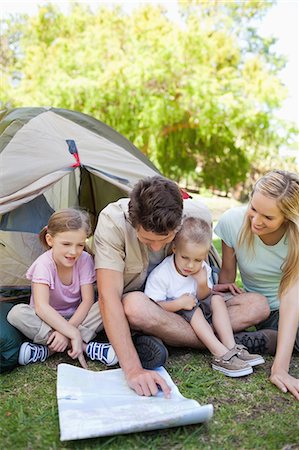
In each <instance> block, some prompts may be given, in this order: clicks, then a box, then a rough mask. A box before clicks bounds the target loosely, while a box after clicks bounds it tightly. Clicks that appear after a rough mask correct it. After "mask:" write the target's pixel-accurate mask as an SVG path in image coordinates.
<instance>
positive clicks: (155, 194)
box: [94, 176, 260, 396]
mask: <svg viewBox="0 0 299 450" xmlns="http://www.w3.org/2000/svg"><path fill="white" fill-rule="evenodd" d="M183 203H184V205H183ZM183 210H184V214H187V215H192V216H198V217H201V218H202V219H204V220H206V221H207V222H208V223H211V215H210V213H209V211H208V209H207V207H206V206H205V205H203V204H202V203H201V202H198V201H192V200H191V199H189V200H184V202H183V200H182V195H181V192H180V190H179V188H178V187H177V185H176V184H175V183H174V182H172V181H170V180H167V179H165V178H163V177H160V176H155V177H152V178H146V179H144V180H140V181H139V182H138V183H137V184H136V185H135V187H134V188H133V190H132V192H131V195H130V200H129V199H121V200H119V201H118V202H115V203H112V204H110V205H108V206H107V207H106V208H105V209H104V210H103V211H102V212H101V213H100V215H99V219H98V225H97V229H96V232H95V236H94V243H95V265H96V269H97V284H98V291H99V299H100V309H101V314H102V318H103V323H104V327H105V330H106V333H107V336H108V338H109V340H110V342H111V343H112V345H113V347H114V349H115V351H116V354H117V356H118V359H119V363H120V366H121V367H122V369H123V371H124V373H125V376H126V379H127V382H128V384H129V386H130V387H131V388H132V389H134V390H135V391H136V392H137V394H139V395H145V396H149V395H156V393H157V391H158V388H161V389H162V390H163V392H164V395H165V396H169V394H170V392H169V388H168V386H167V384H166V383H165V381H164V380H163V379H162V378H161V377H160V376H159V375H158V374H157V373H156V372H155V371H151V370H147V369H146V368H144V367H142V364H141V361H140V358H139V356H138V353H137V351H136V348H135V347H134V344H133V340H134V337H133V340H132V336H131V331H130V328H131V329H133V330H138V331H141V332H142V333H144V334H145V335H148V336H150V335H153V336H156V337H158V338H160V339H163V341H164V342H165V343H166V344H168V345H172V346H177V347H193V348H198V349H200V348H203V346H202V344H201V343H200V341H199V340H198V338H197V337H196V335H195V333H194V331H193V330H192V328H191V326H190V325H189V324H188V323H187V322H186V321H185V320H184V319H183V318H182V317H181V316H179V315H178V314H175V313H170V312H167V311H164V310H163V309H162V308H161V307H159V306H158V305H157V304H156V303H154V302H152V301H151V300H150V299H149V298H148V297H146V296H145V294H144V293H143V292H142V291H143V288H144V282H145V280H146V277H147V275H148V273H149V272H150V271H151V270H152V269H153V268H154V267H155V266H156V265H157V264H159V263H160V262H161V261H162V260H163V259H164V258H165V256H167V255H169V254H170V253H171V243H172V240H173V239H174V236H175V234H176V232H177V230H178V229H179V227H180V224H181V219H182V216H183ZM257 303H258V302H257ZM235 308H236V307H235ZM256 311H257V315H258V313H259V309H257V310H256ZM255 320H257V321H258V320H260V319H258V318H257V317H255ZM149 339H150V338H149ZM148 344H149V345H148V346H149V347H150V345H153V346H156V348H155V349H156V351H157V352H158V353H160V355H161V354H162V353H163V346H162V348H161V345H162V344H160V348H159V346H158V344H157V342H155V341H154V340H152V342H151V343H148ZM135 345H136V341H135ZM136 347H138V339H137V345H136ZM165 352H166V350H165ZM139 353H140V352H139ZM165 354H166V353H164V356H165ZM161 359H162V358H161ZM164 360H165V357H164ZM164 362H165V361H162V364H163V363H164Z"/></svg>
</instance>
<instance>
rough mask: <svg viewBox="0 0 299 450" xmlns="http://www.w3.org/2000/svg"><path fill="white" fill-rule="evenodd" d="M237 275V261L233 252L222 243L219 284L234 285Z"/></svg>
mask: <svg viewBox="0 0 299 450" xmlns="http://www.w3.org/2000/svg"><path fill="white" fill-rule="evenodd" d="M236 275H237V259H236V255H235V250H234V249H233V248H231V247H229V246H228V245H226V244H225V242H223V241H222V266H221V270H220V274H219V283H220V284H222V283H234V282H235V280H236Z"/></svg>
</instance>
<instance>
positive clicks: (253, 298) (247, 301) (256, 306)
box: [226, 292, 270, 332]
mask: <svg viewBox="0 0 299 450" xmlns="http://www.w3.org/2000/svg"><path fill="white" fill-rule="evenodd" d="M226 306H227V308H228V314H229V318H230V321H231V324H232V328H233V331H234V332H238V331H242V330H245V329H246V328H248V327H251V326H253V325H257V324H259V323H260V322H263V321H264V320H266V319H267V318H268V317H269V314H270V308H269V305H268V302H267V299H266V297H264V296H263V295H260V294H256V293H253V292H246V293H244V294H238V295H235V296H234V297H233V298H231V299H230V300H227V302H226Z"/></svg>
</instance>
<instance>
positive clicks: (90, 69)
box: [1, 1, 292, 193]
mask: <svg viewBox="0 0 299 450" xmlns="http://www.w3.org/2000/svg"><path fill="white" fill-rule="evenodd" d="M270 6H271V4H270V3H269V2H267V3H266V2H257V1H248V2H218V1H209V2H203V1H189V2H188V3H185V2H182V7H181V11H182V22H181V24H175V23H173V22H171V21H170V20H169V19H168V18H167V15H166V13H165V11H163V10H162V9H161V8H160V7H154V6H152V5H147V6H145V7H142V8H139V9H137V10H135V11H133V12H132V13H130V14H125V13H124V12H123V11H122V10H121V9H120V8H119V7H117V8H113V9H111V8H108V7H101V8H100V9H99V10H98V11H97V12H96V13H92V12H91V11H90V10H89V9H88V8H87V7H84V6H82V4H74V6H73V8H72V10H71V11H70V13H69V14H67V15H64V14H62V13H61V12H60V10H59V9H58V8H57V7H55V6H53V5H51V4H49V5H47V6H46V7H41V8H40V9H39V12H38V14H37V15H36V16H34V17H22V18H17V19H16V21H15V23H12V22H10V23H8V24H6V29H5V30H4V32H3V33H2V37H1V39H2V41H3V42H6V43H8V44H6V46H7V48H9V52H8V54H9V55H10V56H9V58H8V60H7V61H6V96H5V97H4V98H3V100H2V106H5V105H6V104H10V105H12V106H29V105H52V106H57V107H63V108H68V109H75V110H79V111H82V112H85V113H87V114H91V115H92V116H94V117H96V118H99V119H100V120H102V121H104V122H106V123H108V124H110V125H111V126H112V127H114V128H115V129H117V130H118V131H119V132H120V133H122V134H124V135H125V136H126V137H127V138H128V139H130V140H131V141H132V142H133V143H134V144H135V145H136V146H137V147H138V148H140V149H141V151H143V152H144V153H145V154H146V155H147V156H149V158H150V159H151V160H152V161H153V162H154V163H155V164H156V165H157V166H158V167H159V168H160V170H161V171H162V172H163V173H164V174H165V175H166V176H168V177H170V178H172V179H176V180H177V181H179V182H182V181H183V180H185V179H188V180H189V181H190V180H191V181H192V180H193V183H197V184H198V185H202V184H204V185H205V186H206V187H208V188H210V189H214V190H216V189H217V190H220V191H223V192H224V193H228V192H229V191H230V189H231V188H232V187H234V186H237V185H238V184H239V183H240V182H245V180H246V179H247V178H248V176H254V174H255V173H256V172H257V171H260V170H264V169H267V168H268V166H271V164H273V160H275V159H277V158H278V148H279V145H281V142H282V141H283V140H285V141H286V140H290V141H292V139H291V137H292V129H291V128H290V127H286V126H284V127H282V125H281V124H279V123H278V122H277V120H276V119H275V117H274V112H275V109H276V108H278V107H279V106H280V104H281V102H282V100H283V98H284V95H285V89H284V87H283V86H282V84H281V82H280V81H279V78H278V74H279V70H280V69H281V67H282V66H283V58H281V57H279V55H276V54H274V53H273V52H272V50H271V48H272V44H273V41H271V40H265V39H262V38H260V37H259V36H258V34H257V31H256V26H255V23H256V22H255V21H256V20H257V19H258V18H259V17H260V16H261V15H262V14H263V13H264V12H265V10H266V9H267V8H269V7H270ZM16 30H18V33H16ZM279 128H281V129H283V130H284V137H283V138H282V134H281V132H278V131H279ZM267 160H268V161H269V165H268V166H267V167H265V161H267ZM261 167H263V169H261ZM269 168H270V167H269Z"/></svg>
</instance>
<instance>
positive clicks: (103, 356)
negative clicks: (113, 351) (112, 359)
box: [86, 342, 111, 364]
mask: <svg viewBox="0 0 299 450" xmlns="http://www.w3.org/2000/svg"><path fill="white" fill-rule="evenodd" d="M110 348H111V345H110V344H100V343H99V342H89V344H88V346H87V348H86V353H87V356H88V357H89V358H90V359H91V360H93V361H94V360H97V361H101V362H103V363H104V364H108V363H109V361H108V352H109V349H110Z"/></svg>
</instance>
